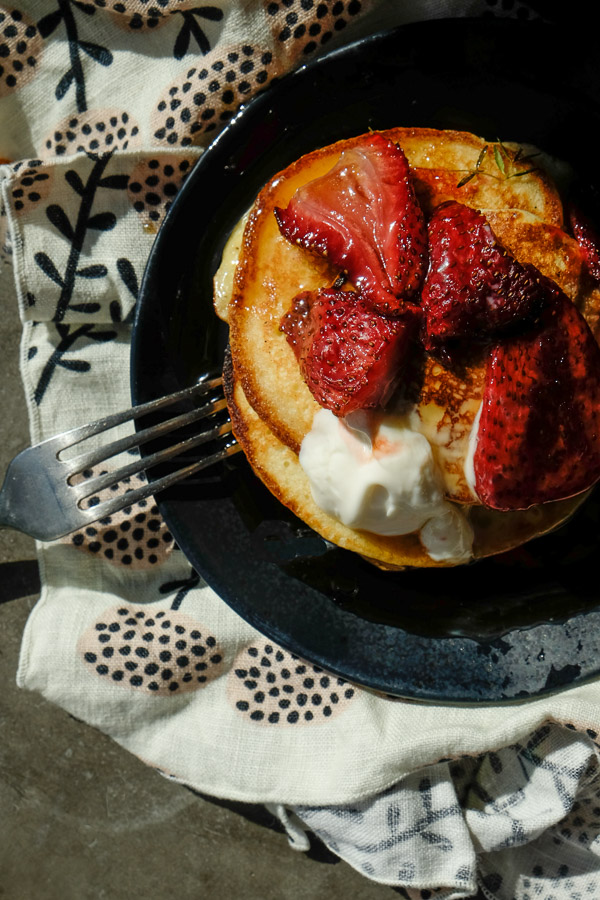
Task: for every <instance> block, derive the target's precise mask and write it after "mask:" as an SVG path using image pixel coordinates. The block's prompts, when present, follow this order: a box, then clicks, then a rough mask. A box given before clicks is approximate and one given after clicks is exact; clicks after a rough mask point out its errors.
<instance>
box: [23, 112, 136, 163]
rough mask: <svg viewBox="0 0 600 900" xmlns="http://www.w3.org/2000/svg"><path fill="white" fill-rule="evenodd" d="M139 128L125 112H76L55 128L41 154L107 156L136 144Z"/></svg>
mask: <svg viewBox="0 0 600 900" xmlns="http://www.w3.org/2000/svg"><path fill="white" fill-rule="evenodd" d="M140 140H141V135H140V127H139V125H138V123H137V122H136V121H135V120H134V119H133V117H132V116H131V115H130V114H129V113H128V112H126V111H125V110H112V109H99V110H94V111H93V112H86V113H76V114H73V115H71V116H68V117H67V118H66V119H63V121H62V122H60V123H59V124H58V125H56V126H55V128H54V130H53V131H52V133H51V134H49V135H48V136H47V137H46V139H45V140H44V142H43V147H42V150H40V152H42V153H43V154H44V155H45V154H48V155H55V156H69V155H70V154H72V153H108V152H110V151H113V150H127V149H132V148H134V147H136V146H138V145H139V144H140Z"/></svg>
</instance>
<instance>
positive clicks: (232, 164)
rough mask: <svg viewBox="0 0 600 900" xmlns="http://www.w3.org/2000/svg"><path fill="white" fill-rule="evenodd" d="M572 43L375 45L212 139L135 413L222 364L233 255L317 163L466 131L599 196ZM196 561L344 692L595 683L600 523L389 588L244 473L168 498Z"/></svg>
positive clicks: (143, 349)
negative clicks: (216, 290)
mask: <svg viewBox="0 0 600 900" xmlns="http://www.w3.org/2000/svg"><path fill="white" fill-rule="evenodd" d="M592 58H593V57H592V56H589V57H588V56H586V53H585V48H582V45H581V40H579V42H578V44H577V46H575V45H574V44H573V43H571V42H570V41H569V40H565V32H564V29H558V31H556V32H555V31H554V30H553V28H552V27H550V26H546V25H542V24H540V23H519V22H516V21H511V20H501V19H498V20H482V19H477V20H476V19H457V20H443V21H439V20H438V21H432V22H428V23H418V24H414V25H410V26H405V27H403V28H400V29H398V30H396V31H393V32H390V33H387V34H385V35H377V36H374V37H370V38H367V39H363V40H361V41H359V42H358V43H356V44H353V45H351V46H349V47H346V48H343V49H341V50H339V51H336V52H334V53H332V54H330V55H328V56H327V57H324V58H323V59H321V60H319V61H315V62H313V63H311V64H309V65H307V66H306V67H305V68H303V69H300V70H299V71H297V72H295V73H293V74H291V75H288V76H286V77H285V78H284V79H282V80H281V81H279V82H277V83H274V84H272V85H271V86H270V87H269V89H268V90H266V91H265V92H264V93H263V94H262V95H261V96H259V97H258V98H256V99H255V100H253V101H252V102H250V103H249V104H248V105H247V106H246V107H245V108H244V109H243V110H242V111H241V113H240V114H238V116H237V117H236V118H235V119H234V120H233V121H232V122H231V124H230V125H229V126H228V127H227V128H226V129H225V131H224V132H222V133H221V134H220V135H219V137H218V138H217V139H216V140H215V141H214V143H213V144H212V145H211V147H210V148H209V149H208V151H207V152H206V153H205V154H204V156H203V157H202V158H201V160H200V161H199V163H198V165H197V167H196V168H195V169H194V171H193V173H192V174H191V175H190V177H189V179H188V180H187V182H186V183H185V186H184V188H183V190H182V191H181V193H180V195H179V196H178V198H177V199H176V201H175V203H174V204H173V207H172V209H171V210H170V213H169V215H168V217H167V219H166V221H165V223H164V225H163V228H162V229H161V231H160V234H159V235H158V237H157V240H156V242H155V245H154V248H153V251H152V253H151V257H150V260H149V264H148V268H147V272H146V276H145V278H144V282H143V286H142V292H141V298H140V301H139V306H138V311H137V318H136V322H135V328H134V339H133V346H132V357H131V362H132V394H133V398H134V401H135V402H142V401H144V400H148V399H151V398H153V397H156V396H158V395H160V394H162V393H169V392H171V391H174V390H176V389H178V388H181V387H185V386H187V385H188V384H191V383H192V382H193V381H194V380H195V378H196V376H197V375H198V373H199V372H200V371H201V370H202V369H204V368H205V367H206V365H207V364H215V363H216V364H220V362H221V360H222V355H223V351H224V347H225V345H226V340H227V335H226V333H225V329H224V328H223V326H222V325H221V324H220V323H219V322H218V321H217V319H216V318H215V316H214V315H213V312H212V306H211V282H212V276H213V273H214V271H215V269H216V267H217V265H218V263H219V260H220V256H221V250H222V247H223V244H224V241H225V239H226V237H227V235H228V234H229V232H230V231H231V229H232V227H233V225H234V224H235V222H236V221H237V220H238V218H239V217H240V216H241V214H242V213H243V212H244V211H245V209H246V208H247V207H248V206H249V205H250V203H251V202H252V200H253V198H254V196H255V195H256V193H257V192H258V190H259V189H260V187H261V186H262V185H263V184H264V182H266V181H267V180H268V179H269V178H270V177H271V176H272V175H273V174H274V173H275V172H276V171H278V170H279V169H281V168H283V167H284V166H285V165H287V164H288V163H290V162H291V161H292V160H293V159H295V158H297V157H298V156H299V155H300V154H302V153H304V152H305V151H308V150H311V149H313V148H315V147H317V146H321V145H324V144H328V143H330V142H332V141H334V140H337V139H339V138H343V137H348V136H351V135H354V134H360V133H362V132H364V131H366V130H367V129H369V128H386V127H391V126H394V125H405V126H409V125H410V126H433V127H438V128H458V129H467V130H469V131H473V132H475V133H478V134H480V135H482V136H484V137H485V138H486V139H488V140H490V141H494V140H496V139H497V138H498V137H501V138H503V139H506V140H516V141H519V142H528V143H534V144H537V145H538V146H540V147H542V148H543V149H544V150H546V151H548V152H549V153H553V154H555V155H556V156H558V157H560V158H562V159H565V160H567V161H569V162H570V163H571V164H572V165H573V166H574V167H575V169H576V171H577V172H578V173H579V175H580V178H581V183H582V186H583V187H584V188H585V189H586V195H587V196H588V198H590V199H591V200H592V201H595V199H596V198H597V197H598V190H597V188H598V185H597V183H596V180H595V179H596V177H597V172H596V169H597V164H596V153H597V150H596V139H595V135H596V134H597V133H598V126H599V124H600V111H599V109H598V105H597V103H596V97H597V96H598V72H597V70H596V68H594V67H593V65H592V63H591V62H590V59H592ZM159 499H160V506H161V510H162V513H163V515H164V517H165V519H166V521H167V523H168V525H169V527H170V528H171V530H172V532H173V534H174V536H175V538H176V540H177V542H178V544H179V546H180V547H181V549H182V550H183V552H184V553H185V554H186V556H187V558H188V559H189V561H190V563H191V564H192V565H193V566H194V567H195V568H196V569H197V571H198V572H200V573H201V574H202V575H203V576H204V578H205V579H206V581H207V582H208V583H209V584H211V585H212V586H213V587H214V588H215V590H216V591H217V592H218V593H219V594H220V595H221V597H222V598H223V599H224V600H225V601H226V602H227V603H228V604H230V606H231V607H232V608H233V609H234V610H236V612H238V613H239V614H240V615H241V616H242V617H243V618H244V619H246V620H247V621H248V622H250V623H251V624H252V625H253V626H255V627H256V628H257V629H258V630H259V631H261V632H262V633H264V634H265V635H267V636H268V637H269V638H271V639H272V640H274V641H276V642H278V643H280V644H281V645H283V646H284V647H286V648H288V649H289V650H292V651H293V652H295V653H297V654H299V655H300V656H302V657H305V658H307V659H309V660H311V661H313V662H315V663H317V664H319V665H322V666H323V667H324V668H326V669H328V670H330V671H332V672H334V673H337V674H338V675H341V676H343V677H345V678H347V679H349V680H352V681H355V682H358V683H360V684H363V685H366V686H368V687H371V688H374V689H377V690H380V691H383V692H386V693H389V694H392V695H395V696H401V697H410V698H416V699H422V700H433V701H437V702H447V701H452V702H478V703H481V702H491V701H494V702H497V701H500V700H517V699H522V698H527V697H531V696H535V695H539V694H543V693H547V692H549V691H553V690H557V689H560V688H562V687H565V686H567V685H572V684H575V683H578V682H581V681H583V680H586V679H589V678H591V677H593V676H596V675H597V674H598V672H599V671H600V608H597V606H598V597H597V591H596V589H595V587H594V585H595V578H594V576H595V573H596V568H597V567H596V566H595V565H594V563H595V556H596V554H597V549H598V542H597V538H596V535H597V528H598V518H599V507H598V503H597V501H596V499H594V498H592V499H591V500H590V501H589V502H588V503H587V504H586V506H585V507H584V509H583V510H582V512H581V513H580V514H579V515H577V516H576V517H575V518H574V519H573V520H572V521H571V523H569V524H568V525H567V526H564V527H563V528H562V529H560V530H559V531H558V532H556V533H554V534H553V535H550V536H548V537H546V538H541V539H538V540H536V541H533V542H531V543H530V544H529V545H528V546H527V547H525V548H522V549H521V550H519V551H516V552H513V553H509V554H506V555H503V556H501V557H497V558H494V559H490V560H487V561H482V562H478V563H475V564H472V565H469V566H466V567H460V568H457V569H453V570H430V571H415V572H406V573H397V574H383V573H380V572H379V571H378V570H377V569H375V568H374V567H372V566H370V565H368V564H367V563H365V562H363V561H362V560H361V559H360V558H358V557H356V556H355V555H354V554H351V553H349V552H347V551H343V550H340V549H337V548H332V547H331V545H328V544H326V543H325V541H323V540H322V539H321V538H320V537H318V536H317V535H315V534H314V533H313V532H311V531H310V530H309V529H307V528H306V526H304V525H303V524H302V523H301V522H299V521H298V520H297V519H296V518H294V517H293V516H292V515H291V514H290V513H289V512H288V511H287V510H286V509H284V508H283V507H282V506H281V505H280V504H279V503H278V502H277V501H275V500H274V499H273V498H272V497H271V495H270V494H269V493H268V492H267V491H266V490H265V488H264V487H263V486H262V484H261V483H260V482H259V481H258V480H257V479H256V477H255V476H254V475H253V473H252V471H251V470H250V469H249V467H248V465H247V463H246V461H245V459H244V458H243V457H242V456H241V454H240V455H239V456H236V457H234V458H233V459H232V460H230V461H229V462H228V463H226V464H224V465H222V466H221V467H219V468H218V469H213V470H211V471H210V472H208V473H206V474H204V475H203V476H198V477H194V478H192V479H190V480H189V481H187V482H185V483H182V484H180V485H179V486H177V487H176V488H174V489H172V490H170V491H169V492H168V493H165V494H163V495H162V496H161V497H160V498H159Z"/></svg>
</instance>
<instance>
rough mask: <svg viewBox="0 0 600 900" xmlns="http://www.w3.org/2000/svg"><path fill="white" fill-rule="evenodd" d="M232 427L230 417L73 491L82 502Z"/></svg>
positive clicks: (221, 434) (88, 480)
mask: <svg viewBox="0 0 600 900" xmlns="http://www.w3.org/2000/svg"><path fill="white" fill-rule="evenodd" d="M231 427H232V426H231V422H230V420H229V419H228V420H227V421H226V422H222V423H221V424H219V425H215V426H214V427H213V428H210V429H207V430H206V431H201V432H200V433H199V434H196V435H194V436H193V437H189V438H186V439H185V440H183V441H180V442H179V443H178V444H173V445H172V446H169V447H165V449H164V450H157V451H156V452H155V453H151V454H150V455H149V456H145V457H143V458H142V459H134V460H133V461H132V462H130V463H128V464H127V465H125V466H122V467H121V468H120V469H115V470H114V471H112V472H105V473H104V474H103V475H98V476H97V477H96V478H89V479H87V480H86V481H83V482H81V483H80V484H77V485H74V486H73V491H74V494H75V496H76V497H77V502H78V503H80V502H81V501H82V500H84V499H85V498H86V497H90V496H91V495H92V494H97V493H99V492H100V491H102V490H103V489H104V488H107V487H110V486H111V485H113V484H117V483H118V482H120V481H124V480H125V479H126V478H129V477H130V476H131V475H136V474H137V473H138V472H140V471H147V470H148V469H150V468H152V467H153V466H157V465H160V463H163V462H167V461H168V460H169V459H172V458H173V457H174V456H178V455H179V454H180V453H184V452H185V451H187V450H192V449H193V448H194V447H198V446H200V444H206V443H208V442H209V441H212V440H216V439H217V438H219V437H224V436H225V435H226V434H231ZM231 440H232V442H233V441H234V440H235V439H234V438H233V437H232V439H231Z"/></svg>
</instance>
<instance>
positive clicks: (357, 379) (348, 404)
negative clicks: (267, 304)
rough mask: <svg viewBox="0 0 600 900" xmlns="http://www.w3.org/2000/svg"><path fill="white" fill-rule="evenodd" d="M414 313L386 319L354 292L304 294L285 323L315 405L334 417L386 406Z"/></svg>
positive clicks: (408, 310) (414, 320)
mask: <svg viewBox="0 0 600 900" xmlns="http://www.w3.org/2000/svg"><path fill="white" fill-rule="evenodd" d="M416 324H417V315H416V309H415V307H409V306H407V307H406V309H405V311H404V312H403V314H402V315H400V316H395V317H393V318H386V317H384V316H381V315H379V314H378V313H376V312H375V311H374V310H372V309H371V308H370V307H369V306H368V305H367V304H366V303H365V302H364V301H363V300H362V299H361V297H360V295H359V294H356V293H354V292H353V291H342V290H335V289H333V288H330V289H325V290H322V291H314V292H311V291H305V292H303V293H301V294H299V295H298V296H297V297H296V298H295V299H294V302H293V304H292V308H291V310H290V311H289V312H288V313H286V315H285V316H284V317H283V319H282V321H281V330H282V331H283V332H285V334H286V336H287V339H288V342H289V344H290V346H291V347H292V348H293V350H294V353H295V354H296V358H297V360H298V363H299V365H300V371H301V372H302V377H303V378H304V380H305V382H306V384H307V385H308V387H309V389H310V391H311V393H312V395H313V396H314V398H315V400H316V401H317V402H318V403H319V404H320V405H321V406H324V407H325V408H326V409H329V410H331V411H332V412H333V413H334V414H335V415H336V416H346V415H347V414H348V413H350V412H352V411H353V410H356V409H366V408H367V407H373V406H379V405H382V404H383V403H385V401H386V400H387V399H388V398H389V396H390V394H391V392H392V391H393V389H394V387H395V385H396V382H397V380H398V378H399V376H400V374H401V372H402V365H403V362H404V359H405V358H406V357H407V355H408V345H409V343H410V341H411V338H412V335H413V334H414V331H415V328H416Z"/></svg>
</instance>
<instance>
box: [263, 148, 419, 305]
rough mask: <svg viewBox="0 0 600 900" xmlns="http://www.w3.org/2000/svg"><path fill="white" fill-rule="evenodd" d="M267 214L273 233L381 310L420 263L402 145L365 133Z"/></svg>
mask: <svg viewBox="0 0 600 900" xmlns="http://www.w3.org/2000/svg"><path fill="white" fill-rule="evenodd" d="M275 216H276V218H277V222H278V224H279V228H280V231H281V233H282V234H283V235H284V237H286V238H287V239H288V240H290V241H293V242H294V243H297V244H299V245H300V246H301V247H304V248H305V249H307V250H311V251H313V252H315V253H319V254H321V255H323V256H327V258H328V259H329V260H330V261H331V262H332V263H333V265H334V266H338V267H339V268H340V269H342V270H343V271H345V272H347V274H348V277H349V279H350V281H351V282H352V283H353V285H354V286H355V287H356V288H357V290H359V291H360V293H361V294H362V296H363V298H364V300H365V301H367V302H368V303H370V304H371V305H372V306H373V307H374V308H375V309H377V310H378V311H379V312H382V313H390V314H393V313H395V312H397V311H398V310H400V309H401V307H402V300H406V299H409V298H410V297H412V296H413V295H414V294H415V293H416V292H417V291H418V290H419V288H420V286H421V283H422V280H423V277H424V275H425V271H426V267H427V229H426V227H425V221H424V217H423V212H422V210H421V207H420V206H419V204H418V202H417V200H416V197H415V193H414V189H413V185H412V180H411V176H410V170H409V166H408V162H407V160H406V157H405V155H404V153H403V151H402V150H401V149H400V147H398V146H397V145H396V144H394V143H393V142H392V141H390V140H388V139H387V138H384V137H383V136H382V135H381V134H377V133H374V134H370V135H366V136H365V137H364V138H363V139H362V140H360V141H359V142H357V143H356V144H354V145H353V146H352V147H351V148H349V149H348V150H345V151H344V152H343V153H342V155H341V157H340V159H339V161H338V162H337V164H336V165H335V166H334V167H333V169H331V170H330V171H329V172H327V173H326V174H325V175H323V176H321V177H320V178H316V179H315V180H314V181H311V182H309V183H308V184H306V185H304V186H303V187H301V188H299V189H298V190H297V191H296V193H295V194H294V196H293V197H292V199H291V201H290V203H289V204H288V206H287V208H286V209H281V208H279V207H277V208H276V209H275Z"/></svg>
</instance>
